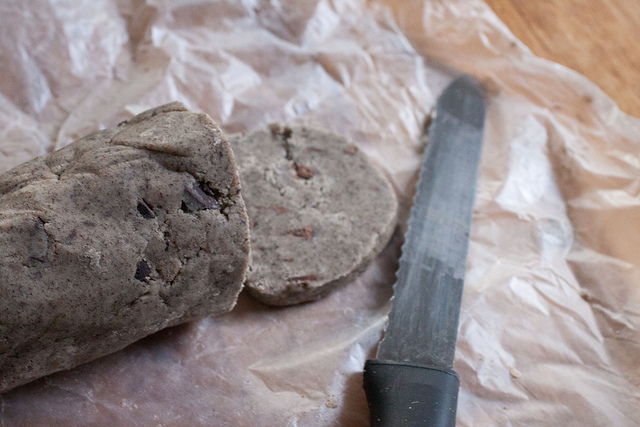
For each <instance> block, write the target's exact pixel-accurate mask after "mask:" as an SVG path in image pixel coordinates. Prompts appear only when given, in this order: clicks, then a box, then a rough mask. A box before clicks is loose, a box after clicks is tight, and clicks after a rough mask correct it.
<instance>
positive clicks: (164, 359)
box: [0, 0, 640, 427]
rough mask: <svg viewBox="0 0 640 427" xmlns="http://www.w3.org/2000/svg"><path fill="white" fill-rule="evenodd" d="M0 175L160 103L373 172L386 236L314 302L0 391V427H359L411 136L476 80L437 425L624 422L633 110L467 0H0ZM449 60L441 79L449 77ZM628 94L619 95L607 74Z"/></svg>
mask: <svg viewBox="0 0 640 427" xmlns="http://www.w3.org/2000/svg"><path fill="white" fill-rule="evenodd" d="M0 67H1V69H2V70H1V71H2V72H0V169H1V170H2V171H5V170H8V169H9V168H11V167H13V166H15V165H17V164H19V163H21V162H23V161H25V160H28V159H29V158H32V157H34V156H37V155H41V154H44V153H46V152H50V151H52V150H54V149H57V148H60V147H63V146H64V145H66V144H68V143H69V142H71V141H72V140H74V139H76V138H77V137H79V136H82V135H84V134H87V133H89V132H92V131H94V130H96V129H99V128H103V127H107V126H113V125H115V124H117V123H118V122H119V121H121V120H123V119H127V118H130V117H131V116H132V115H133V114H136V113H138V112H140V111H142V110H143V109H146V108H148V107H152V106H156V105H158V104H162V103H165V102H169V101H173V100H178V101H182V102H184V103H185V104H187V105H188V106H189V107H191V108H192V109H194V110H196V111H204V112H207V113H208V114H210V115H211V116H212V117H213V118H214V120H216V121H217V122H218V123H219V124H220V126H221V127H222V129H223V130H224V131H227V132H246V131H249V130H252V129H256V128H259V127H262V126H264V125H266V124H268V123H270V122H276V121H277V122H282V123H292V122H297V123H310V124H315V125H319V126H323V127H325V128H327V129H330V130H331V131H334V132H336V133H339V134H342V135H345V136H347V137H349V138H351V139H353V140H354V141H355V142H356V143H357V144H358V145H359V146H360V148H361V149H362V150H363V151H364V152H365V153H366V154H367V155H368V156H370V158H371V160H372V161H373V162H375V163H377V164H378V165H379V166H380V167H381V168H382V169H383V170H384V172H385V173H386V174H387V175H388V176H389V178H390V179H391V180H392V182H393V184H394V186H395V188H396V190H397V192H398V195H399V197H400V200H401V205H402V207H401V209H402V212H401V218H402V221H401V224H400V227H399V231H398V233H396V236H395V237H394V239H393V240H392V242H391V244H390V245H389V247H388V248H387V249H386V251H385V252H384V253H383V254H382V255H381V256H380V257H379V259H378V260H377V261H376V262H375V263H374V264H373V265H372V266H371V267H370V268H369V269H368V270H367V271H366V273H364V274H363V275H362V277H361V278H359V279H358V280H356V281H355V282H354V283H352V284H350V285H348V286H346V287H344V288H342V289H340V290H338V291H337V292H335V293H333V294H332V295H330V296H329V297H328V298H326V299H324V300H322V301H319V302H317V303H313V304H306V305H301V306H296V307H290V308H277V309H276V308H269V307H266V306H264V305H261V304H259V303H257V302H256V301H254V300H253V299H251V298H250V297H249V296H247V295H244V294H243V295H242V296H241V298H240V300H239V303H238V306H237V307H236V308H235V309H234V310H233V311H232V312H231V313H229V314H226V315H223V316H219V317H216V318H210V319H205V320H202V321H200V322H197V323H192V324H188V325H184V326H180V327H176V328H172V329H169V330H165V331H163V332H160V333H158V334H156V335H154V336H151V337H149V338H147V339H144V340H142V341H140V342H138V343H136V344H134V345H132V346H130V347H129V348H127V349H125V350H124V351H120V352H118V353H116V354H113V355H111V356H108V357H105V358H103V359H101V360H98V361H95V362H93V363H90V364H87V365H84V366H81V367H78V368H76V369H73V370H71V371H68V372H62V373H59V374H55V375H52V376H50V377H47V378H44V379H42V380H39V381H36V382H35V383H32V384H30V385H27V386H23V387H20V388H18V389H16V390H14V391H12V392H9V393H6V394H4V395H2V396H0V425H1V426H3V427H4V426H37V425H46V426H55V425H64V426H85V425H139V426H151V425H157V426H161V425H162V426H178V425H207V426H359V425H367V424H368V411H367V406H366V400H365V396H364V392H363V390H362V374H361V372H362V368H363V364H364V361H365V359H367V358H368V357H371V356H373V355H374V354H375V349H376V345H377V343H378V341H379V339H380V338H381V336H382V331H383V327H384V325H385V321H386V315H387V313H388V311H389V309H390V305H389V298H390V297H391V295H392V290H391V286H392V283H393V281H394V269H395V267H396V265H397V263H396V260H397V257H398V256H399V250H400V249H399V247H400V243H401V235H402V234H401V231H402V230H403V229H404V224H405V221H406V217H407V213H408V209H409V207H410V204H411V193H412V191H413V183H414V180H415V174H416V171H417V168H418V166H419V163H420V153H421V151H422V146H423V138H422V127H423V123H424V121H425V117H427V116H428V114H429V112H430V110H431V108H432V107H433V105H434V103H435V100H436V98H437V96H438V94H439V93H440V92H441V91H442V89H443V88H444V87H445V85H446V84H447V83H448V82H449V81H450V80H451V79H452V77H453V76H454V75H455V74H456V73H457V72H460V71H463V72H468V73H470V74H473V75H474V76H476V77H477V78H478V79H480V80H481V81H482V82H483V84H484V86H485V88H486V92H487V98H488V110H487V122H486V135H485V136H486V138H485V145H484V151H483V155H482V163H481V171H480V177H479V183H478V191H477V200H476V207H475V212H474V219H473V229H472V233H471V243H470V251H469V259H468V272H467V276H466V285H465V291H464V299H463V304H462V312H461V318H460V327H459V335H458V346H457V352H456V360H455V366H454V368H455V370H456V371H457V372H458V373H459V374H460V377H461V390H460V399H459V407H458V425H460V426H489V425H492V426H493V425H499V426H507V425H527V426H528V425H563V426H574V425H575V426H586V425H610V426H629V425H637V423H638V420H640V369H639V368H640V332H639V329H640V269H639V268H640V196H639V193H640V121H639V120H638V119H635V118H632V117H629V116H626V115H624V114H623V113H621V112H620V111H619V110H618V108H617V107H616V106H615V104H614V103H613V102H612V101H611V100H610V99H609V98H607V97H606V96H605V95H604V94H603V93H602V92H601V91H600V90H599V89H598V88H597V87H595V86H594V85H593V84H591V83H590V82H588V81H587V80H586V79H585V78H584V77H582V76H580V75H578V74H576V73H574V72H572V71H570V70H568V69H566V68H563V67H561V66H559V65H556V64H552V63H550V62H547V61H544V60H541V59H538V58H536V57H534V56H533V55H532V53H531V52H530V51H529V50H528V49H527V48H526V47H525V46H523V45H522V44H521V43H520V42H519V41H518V40H516V39H515V38H514V36H513V35H511V34H510V33H509V31H508V30H507V28H506V27H505V26H504V25H503V24H502V23H501V22H500V21H499V20H498V18H497V17H496V16H495V15H494V14H493V13H492V12H491V11H490V9H489V8H488V7H487V6H486V5H485V4H484V3H482V2H481V1H476V0H460V1H453V0H451V1H446V0H431V1H425V2H419V1H391V0H389V1H383V0H380V1H338V0H336V1H326V0H313V1H311V0H310V1H297V2H292V1H277V0H272V1H259V0H244V1H203V0H175V1H169V0H164V1H163V0H146V1H141V0H119V1H104V0H83V1H71V0H68V1H54V0H49V1H45V0H34V1H30V2H18V1H16V2H11V1H4V2H0ZM456 70H457V71H456ZM630 89H631V88H630Z"/></svg>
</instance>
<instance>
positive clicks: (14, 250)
mask: <svg viewBox="0 0 640 427" xmlns="http://www.w3.org/2000/svg"><path fill="white" fill-rule="evenodd" d="M248 232H249V230H248V219H247V216H246V210H245V206H244V202H243V200H242V198H241V196H240V185H239V179H238V175H237V171H236V167H235V164H234V158H233V154H232V152H231V149H230V147H229V143H228V141H227V140H226V139H225V138H224V137H223V136H222V134H221V132H220V130H219V129H218V127H217V126H216V125H215V123H214V122H213V121H212V120H211V119H210V118H209V116H207V115H205V114H195V113H191V112H189V111H187V109H186V108H185V107H184V106H183V105H182V104H180V103H171V104H167V105H164V106H162V107H158V108H156V109H153V110H149V111H146V112H144V113H142V114H140V115H138V116H136V117H134V118H133V119H131V120H130V121H128V122H126V123H123V124H121V125H120V126H118V127H117V128H115V129H107V130H103V131H100V132H96V133H93V134H91V135H89V136H87V137H85V138H82V139H80V140H78V141H76V142H74V143H72V144H71V145H69V146H68V147H65V148H63V149H61V150H60V151H57V152H54V153H52V154H50V155H47V156H44V157H39V158H36V159H34V160H32V161H30V162H27V163H25V164H22V165H20V166H18V167H16V168H14V169H12V170H10V171H9V172H7V173H5V174H4V175H2V176H0V277H1V279H0V296H1V297H0V392H2V391H6V390H8V389H11V388H13V387H15V386H18V385H20V384H23V383H26V382H29V381H31V380H34V379H36V378H38V377H41V376H44V375H47V374H50V373H52V372H56V371H60V370H63V369H69V368H72V367H74V366H76V365H79V364H81V363H84V362H87V361H90V360H93V359H96V358H98V357H101V356H104V355H106V354H109V353H113V352H115V351H117V350H119V349H121V348H123V347H125V346H127V345H128V344H131V343H133V342H134V341H136V340H138V339H140V338H142V337H144V336H146V335H149V334H152V333H154V332H156V331H158V330H160V329H163V328H166V327H168V326H173V325H177V324H180V323H184V322H187V321H191V320H195V319H200V318H203V317H206V316H210V315H216V314H219V313H223V312H226V311H228V310H230V309H231V308H232V307H233V306H234V304H235V301H236V298H237V295H238V293H239V292H240V290H241V288H242V283H243V281H244V276H245V272H246V266H247V262H248V252H249V241H248V237H249V236H248Z"/></svg>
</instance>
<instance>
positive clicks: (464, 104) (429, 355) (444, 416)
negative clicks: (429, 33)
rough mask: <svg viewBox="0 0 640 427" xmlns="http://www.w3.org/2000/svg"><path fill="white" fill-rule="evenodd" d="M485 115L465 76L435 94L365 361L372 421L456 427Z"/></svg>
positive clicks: (374, 423)
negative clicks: (385, 319)
mask: <svg viewBox="0 0 640 427" xmlns="http://www.w3.org/2000/svg"><path fill="white" fill-rule="evenodd" d="M484 119H485V103H484V97H483V93H482V89H481V87H480V85H479V84H478V83H477V82H476V81H475V80H474V79H473V78H472V77H470V76H467V75H463V76H461V77H459V78H457V79H456V80H454V81H453V83H451V84H450V85H449V86H448V87H447V88H446V89H445V91H444V92H443V94H442V95H441V96H440V98H439V99H438V102H437V105H436V118H435V120H434V122H433V123H432V125H431V128H430V132H429V143H428V145H427V148H426V149H425V154H424V160H423V165H422V168H421V170H420V176H419V180H418V184H417V188H416V194H415V197H414V204H413V207H412V209H411V217H410V218H409V224H408V229H407V232H406V233H405V241H404V244H403V246H402V256H401V257H400V265H399V268H398V271H397V273H396V277H397V280H396V283H395V285H394V296H393V300H392V309H391V313H390V314H389V324H388V326H387V329H386V331H385V335H384V338H383V340H382V341H381V343H380V345H379V347H378V353H377V356H376V359H374V360H368V361H367V363H366V365H365V372H364V388H365V392H366V395H367V400H368V403H369V409H370V414H371V425H372V426H405V425H413V426H455V422H456V408H457V399H458V389H459V379H458V375H457V374H456V373H455V372H454V371H453V358H454V353H455V348H456V336H457V332H458V320H459V316H460V304H461V299H462V288H463V285H464V276H465V271H466V262H467V261H466V260H467V250H468V246H469V230H470V228H471V217H472V214H473V204H474V199H475V192H476V180H477V174H478V165H479V163H480V153H481V151H482V138H483V134H484Z"/></svg>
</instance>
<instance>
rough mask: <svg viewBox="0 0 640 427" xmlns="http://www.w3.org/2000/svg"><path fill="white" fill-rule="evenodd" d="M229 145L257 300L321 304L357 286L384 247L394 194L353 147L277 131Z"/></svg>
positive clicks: (307, 131) (316, 133)
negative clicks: (246, 218)
mask: <svg viewBox="0 0 640 427" xmlns="http://www.w3.org/2000/svg"><path fill="white" fill-rule="evenodd" d="M230 142H231V146H232V148H233V150H234V152H235V155H236V159H237V164H238V170H239V172H240V178H241V180H242V188H243V196H244V199H245V202H246V203H247V212H248V214H249V218H250V219H251V253H252V261H251V262H250V267H249V271H248V272H247V281H246V286H247V288H248V289H249V291H250V292H251V294H253V295H254V296H255V297H257V298H258V299H260V300H261V301H263V302H265V303H267V304H272V305H290V304H297V303H302V302H306V301H313V300H316V299H319V298H321V297H323V296H325V295H326V294H327V293H329V292H330V291H331V290H333V289H335V288H336V287H338V286H340V285H341V284H344V283H348V282H350V281H352V280H354V279H355V278H356V277H357V276H358V275H359V274H361V273H362V272H363V271H364V270H365V268H366V267H367V266H368V265H369V263H370V262H371V261H372V260H373V259H374V258H375V257H376V256H377V255H378V253H379V252H380V251H381V250H382V249H383V248H384V247H385V246H386V244H387V242H388V240H389V238H390V237H391V234H392V233H393V230H394V229H395V225H396V219H397V217H396V213H397V208H398V204H397V200H396V196H395V192H394V190H393V187H392V186H391V184H390V183H389V181H388V180H387V179H386V178H385V177H384V176H383V175H382V173H380V172H379V171H378V170H377V169H376V168H375V167H374V166H373V165H371V164H370V163H369V161H368V160H367V157H366V156H365V155H364V154H363V153H362V152H360V151H358V149H357V147H356V146H355V145H353V144H352V143H350V142H349V141H347V140H346V139H344V138H342V137H340V136H338V135H335V134H332V133H329V132H326V131H321V130H318V129H313V128H306V127H293V128H284V129H280V128H279V126H277V125H272V126H271V127H270V128H269V129H264V130H260V131H257V132H255V133H252V134H250V135H247V136H244V137H240V136H234V137H232V138H230Z"/></svg>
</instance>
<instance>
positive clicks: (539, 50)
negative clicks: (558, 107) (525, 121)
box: [485, 0, 640, 117]
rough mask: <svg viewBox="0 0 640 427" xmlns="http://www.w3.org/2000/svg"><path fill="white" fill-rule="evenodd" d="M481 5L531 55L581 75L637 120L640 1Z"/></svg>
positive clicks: (495, 0)
mask: <svg viewBox="0 0 640 427" xmlns="http://www.w3.org/2000/svg"><path fill="white" fill-rule="evenodd" d="M485 2H486V3H487V4H488V5H489V6H490V7H491V8H492V9H493V10H494V11H495V12H496V14H497V15H498V16H499V17H500V19H501V20H502V21H503V22H504V23H505V24H506V25H507V26H508V27H509V28H510V29H511V31H512V32H513V33H514V34H515V36H516V37H517V38H518V39H520V40H521V41H522V42H523V43H524V44H526V45H527V46H528V47H529V48H530V49H531V50H532V51H533V53H534V54H536V55H537V56H540V57H543V58H547V59H550V60H552V61H554V62H557V63H560V64H562V65H565V66H567V67H569V68H572V69H574V70H576V71H578V72H579V73H581V74H583V75H585V76H586V77H587V78H589V79H590V80H591V81H593V82H594V83H596V84H597V85H598V86H600V88H601V89H602V90H604V91H605V92H606V93H607V94H608V95H609V96H610V97H611V98H613V99H614V101H616V103H617V104H618V105H619V107H620V108H621V109H622V110H623V111H625V112H627V113H629V114H632V115H634V116H636V117H640V1H638V0H536V1H531V0H485Z"/></svg>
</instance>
